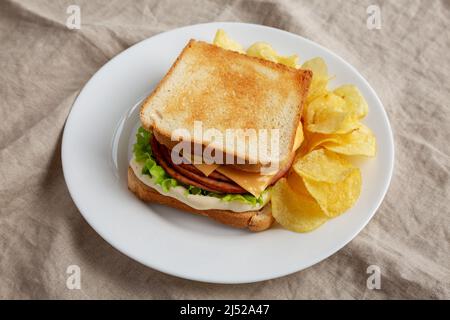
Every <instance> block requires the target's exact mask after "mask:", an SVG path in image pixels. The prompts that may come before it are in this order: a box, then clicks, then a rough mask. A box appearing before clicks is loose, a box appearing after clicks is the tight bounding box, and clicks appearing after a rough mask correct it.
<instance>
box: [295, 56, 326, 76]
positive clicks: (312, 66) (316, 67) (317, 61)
mask: <svg viewBox="0 0 450 320" xmlns="http://www.w3.org/2000/svg"><path fill="white" fill-rule="evenodd" d="M301 68H302V69H307V70H311V71H312V72H313V75H314V76H320V77H328V67H327V64H326V63H325V61H324V60H323V59H322V58H319V57H317V58H313V59H311V60H308V61H305V63H303V64H302V67H301Z"/></svg>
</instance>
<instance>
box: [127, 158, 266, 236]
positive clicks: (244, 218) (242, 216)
mask: <svg viewBox="0 0 450 320" xmlns="http://www.w3.org/2000/svg"><path fill="white" fill-rule="evenodd" d="M128 189H130V191H132V192H133V193H134V194H135V195H136V196H137V197H138V198H139V199H141V200H142V201H144V202H151V203H158V204H163V205H166V206H169V207H172V208H176V209H180V210H183V211H187V212H191V213H195V214H199V215H202V216H205V217H208V218H211V219H213V220H215V221H218V222H220V223H223V224H225V225H228V226H231V227H235V228H246V229H249V230H250V231H255V232H256V231H263V230H266V229H268V228H270V226H271V225H272V224H273V222H274V218H273V217H272V209H271V205H270V203H268V204H267V205H265V206H264V207H263V208H262V209H261V210H259V211H247V212H233V211H229V210H197V209H194V208H191V207H189V206H188V205H186V204H184V203H183V202H181V201H178V200H177V199H174V198H172V197H168V196H165V195H163V194H160V193H159V192H158V191H156V190H155V189H153V188H151V187H149V186H147V185H146V184H144V183H143V182H142V181H140V180H139V179H138V177H136V175H135V174H134V172H133V169H132V168H131V167H128Z"/></svg>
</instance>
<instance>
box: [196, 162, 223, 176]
mask: <svg viewBox="0 0 450 320" xmlns="http://www.w3.org/2000/svg"><path fill="white" fill-rule="evenodd" d="M194 166H195V167H196V168H197V169H198V170H200V171H201V172H202V173H203V174H204V175H205V176H209V175H210V174H211V173H212V172H213V171H214V170H217V168H219V167H220V164H205V163H202V164H194Z"/></svg>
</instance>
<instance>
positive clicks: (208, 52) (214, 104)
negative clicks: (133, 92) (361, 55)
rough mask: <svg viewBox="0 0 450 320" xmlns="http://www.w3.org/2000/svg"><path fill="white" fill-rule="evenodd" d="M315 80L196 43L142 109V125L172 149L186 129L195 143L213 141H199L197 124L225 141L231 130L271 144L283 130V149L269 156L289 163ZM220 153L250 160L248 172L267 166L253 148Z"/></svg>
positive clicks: (227, 147)
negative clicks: (265, 133)
mask: <svg viewBox="0 0 450 320" xmlns="http://www.w3.org/2000/svg"><path fill="white" fill-rule="evenodd" d="M311 77H312V73H311V71H308V70H299V69H295V68H290V67H287V66H285V65H282V64H278V63H274V62H271V61H266V60H263V59H259V58H255V57H250V56H247V55H244V54H240V53H237V52H234V51H230V50H225V49H222V48H220V47H217V46H215V45H212V44H208V43H206V42H202V41H196V40H190V41H189V43H188V44H187V45H186V47H185V48H184V49H183V51H182V52H181V54H180V55H179V56H178V58H177V60H176V61H175V63H174V64H173V65H172V67H171V68H170V70H169V72H168V73H167V74H166V76H165V77H164V78H163V79H162V81H161V82H160V83H159V85H158V86H157V87H156V89H155V90H154V91H153V92H152V94H151V95H150V96H149V97H148V98H147V99H146V100H145V102H144V104H143V105H142V107H141V122H142V125H143V127H144V128H145V129H147V130H152V131H153V132H154V133H155V136H156V137H157V139H158V141H159V142H160V143H162V144H165V145H167V146H168V147H169V148H171V147H172V146H173V141H172V142H171V136H172V133H173V132H174V130H176V129H180V128H183V129H187V130H188V132H189V133H190V140H191V141H190V142H191V143H193V144H194V143H196V144H202V146H203V147H206V145H207V144H208V143H209V141H197V140H196V138H195V137H194V121H201V123H202V129H203V130H204V131H205V130H207V129H211V128H213V129H216V130H218V131H219V132H221V133H222V134H223V136H225V131H226V130H227V129H242V130H246V129H256V130H259V129H267V130H269V139H270V130H271V129H278V130H279V138H280V139H279V148H278V150H277V151H276V150H273V151H272V149H271V145H270V143H268V144H267V150H266V154H267V155H270V156H271V157H272V158H273V159H276V161H278V162H283V161H285V160H286V159H287V158H288V157H289V155H290V153H292V147H293V144H294V139H295V133H296V129H297V127H298V125H299V122H300V118H301V114H302V107H303V103H304V101H305V99H306V95H307V92H308V88H309V85H310V82H311ZM182 140H185V141H186V139H182ZM269 141H270V140H269ZM227 142H228V141H227ZM215 149H217V150H219V149H221V150H220V151H221V152H222V153H223V154H224V155H226V154H228V155H233V156H234V157H235V159H236V161H237V159H238V158H239V159H241V161H244V162H245V163H242V168H243V170H246V171H257V170H259V167H260V166H261V164H260V160H261V157H260V155H259V154H258V148H257V146H253V145H251V144H247V145H246V148H245V150H243V151H242V152H239V151H236V150H235V148H231V146H230V145H229V144H225V145H224V146H221V147H217V148H215ZM258 155H259V156H258ZM265 160H266V161H267V159H265Z"/></svg>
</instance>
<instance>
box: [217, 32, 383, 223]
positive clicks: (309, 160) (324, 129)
mask: <svg viewBox="0 0 450 320" xmlns="http://www.w3.org/2000/svg"><path fill="white" fill-rule="evenodd" d="M214 44H215V45H218V46H220V47H222V48H225V49H229V50H234V51H238V52H240V53H246V54H248V55H251V56H255V57H260V58H263V59H267V60H270V61H274V62H278V63H282V64H285V65H287V66H290V67H295V68H301V69H308V70H311V71H312V72H313V78H312V82H311V87H310V89H309V94H308V97H307V101H306V104H305V107H304V110H303V117H302V118H303V119H302V125H303V133H304V138H305V140H304V141H303V143H302V146H301V147H300V149H299V150H298V151H297V155H296V159H295V161H294V164H293V166H292V169H291V171H290V173H289V175H288V176H287V178H283V179H281V180H280V181H278V182H277V183H276V184H275V186H274V187H273V188H272V197H271V199H272V200H271V201H272V214H273V216H274V218H275V220H276V221H277V222H278V223H280V224H281V225H282V226H284V227H285V228H287V229H289V230H293V231H296V232H308V231H312V230H314V229H316V228H318V227H319V226H320V225H322V224H323V223H325V222H326V221H327V220H328V219H331V218H334V217H337V216H339V215H341V214H342V213H344V212H345V211H346V210H348V209H349V208H351V207H352V206H353V205H354V204H355V202H356V200H357V199H358V197H359V195H360V192H361V172H360V170H359V168H357V167H355V166H354V165H353V164H352V163H351V162H350V161H349V160H350V157H352V156H367V157H374V156H375V153H376V140H375V136H374V135H373V133H372V131H371V130H370V129H369V128H368V127H366V126H365V125H364V124H362V123H361V122H360V121H361V120H362V119H363V118H364V117H365V116H366V115H367V112H368V110H369V108H368V105H367V102H366V101H365V99H364V97H363V96H362V94H361V92H360V91H359V90H358V88H357V87H355V86H353V85H343V86H341V87H339V88H337V89H334V90H333V91H330V90H329V89H328V82H329V81H330V79H331V78H332V77H330V75H329V74H328V68H327V65H326V63H325V61H324V60H323V59H322V58H314V59H311V60H308V61H306V62H305V63H304V64H303V65H301V66H298V65H297V60H298V57H297V56H296V55H293V56H288V57H286V56H281V55H279V54H278V53H276V51H275V50H274V49H273V48H272V47H271V46H270V45H269V44H267V43H264V42H256V43H255V44H253V45H252V46H250V47H249V48H248V49H247V51H244V49H243V47H242V46H241V45H240V44H239V43H237V42H235V41H234V40H232V39H230V38H229V37H228V35H227V34H226V33H225V32H224V31H223V30H218V31H217V33H216V37H215V38H214Z"/></svg>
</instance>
